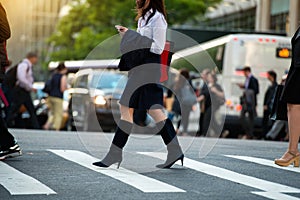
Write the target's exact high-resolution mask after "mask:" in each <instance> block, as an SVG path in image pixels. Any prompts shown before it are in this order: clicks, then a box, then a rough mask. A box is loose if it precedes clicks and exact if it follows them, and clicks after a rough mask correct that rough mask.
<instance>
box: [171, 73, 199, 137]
mask: <svg viewBox="0 0 300 200" xmlns="http://www.w3.org/2000/svg"><path fill="white" fill-rule="evenodd" d="M174 92H175V94H176V96H175V99H174V102H173V106H172V111H173V112H174V114H175V116H176V117H179V118H180V119H179V120H178V122H177V130H176V132H177V134H179V135H182V136H188V135H189V134H188V125H189V116H190V112H191V111H192V110H195V109H196V108H195V104H196V103H197V101H196V95H195V92H194V88H193V87H192V83H191V80H190V75H189V71H188V70H187V69H184V68H183V69H180V70H179V74H178V77H177V79H176V82H175V85H174ZM192 96H194V97H192ZM185 98H187V99H189V100H188V101H184V100H185ZM193 99H194V100H193ZM181 125H182V132H181V131H180V127H181Z"/></svg>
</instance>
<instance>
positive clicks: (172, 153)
mask: <svg viewBox="0 0 300 200" xmlns="http://www.w3.org/2000/svg"><path fill="white" fill-rule="evenodd" d="M157 127H158V128H161V127H162V128H161V130H160V135H161V137H162V138H163V141H164V143H165V144H166V145H167V149H168V155H167V160H166V162H165V163H163V164H160V165H156V167H158V168H170V167H172V166H173V165H174V163H175V162H176V161H178V160H181V165H183V158H184V155H183V152H182V150H181V147H180V145H179V142H178V139H177V136H176V132H175V129H174V126H173V123H172V121H171V120H170V119H166V120H165V121H164V122H159V123H158V124H157Z"/></svg>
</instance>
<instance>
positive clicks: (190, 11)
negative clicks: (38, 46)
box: [48, 0, 220, 60]
mask: <svg viewBox="0 0 300 200" xmlns="http://www.w3.org/2000/svg"><path fill="white" fill-rule="evenodd" d="M218 1H220V0H166V1H165V3H166V7H167V11H168V23H169V26H171V25H174V24H182V23H184V22H185V21H187V20H191V19H194V17H195V16H197V15H201V14H203V13H204V12H205V10H206V8H207V7H208V6H210V5H212V4H213V3H215V2H218ZM71 6H72V9H71V10H70V12H69V14H68V15H66V16H64V17H63V18H61V19H60V20H59V22H58V25H57V29H56V32H55V33H53V34H52V35H51V36H50V37H49V38H48V42H49V44H50V45H52V46H53V47H54V48H53V52H52V53H51V58H50V59H51V60H78V59H84V58H85V57H86V56H87V55H88V54H89V52H91V51H92V50H93V49H94V48H95V47H96V46H97V45H98V44H99V43H101V42H102V41H104V40H105V39H107V38H109V37H111V36H113V35H115V34H117V31H116V30H115V27H114V26H115V25H116V24H120V25H124V26H127V27H129V28H133V29H135V28H136V22H135V20H134V18H135V15H136V13H135V11H134V7H135V0H101V1H99V0H96V1H95V0H74V1H73V2H72V3H71ZM99 56H100V57H109V55H105V56H104V55H102V56H101V55H99Z"/></svg>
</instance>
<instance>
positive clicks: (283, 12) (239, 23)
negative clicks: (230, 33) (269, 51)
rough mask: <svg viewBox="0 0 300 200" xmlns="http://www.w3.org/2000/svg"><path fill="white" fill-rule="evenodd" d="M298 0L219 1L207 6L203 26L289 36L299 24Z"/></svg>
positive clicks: (299, 5)
mask: <svg viewBox="0 0 300 200" xmlns="http://www.w3.org/2000/svg"><path fill="white" fill-rule="evenodd" d="M299 9H300V1H299V0H223V1H221V3H219V4H217V5H215V6H212V7H209V8H208V9H207V12H206V15H205V16H206V20H205V21H203V22H201V24H202V25H203V26H206V27H211V28H215V29H219V30H236V31H238V30H241V31H257V32H271V33H272V32H273V33H280V34H286V35H289V36H291V35H293V33H294V32H295V31H296V30H297V27H298V26H299V20H300V18H299V17H300V15H299Z"/></svg>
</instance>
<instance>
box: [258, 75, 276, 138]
mask: <svg viewBox="0 0 300 200" xmlns="http://www.w3.org/2000/svg"><path fill="white" fill-rule="evenodd" d="M267 78H268V80H269V81H270V82H271V85H270V86H269V87H268V89H267V91H266V93H265V97H264V107H263V109H264V110H263V113H264V114H263V120H262V127H263V132H262V135H260V138H264V137H265V136H266V134H267V132H268V131H269V130H270V127H271V126H272V122H271V120H270V114H271V110H272V100H273V97H274V94H275V91H276V87H277V85H278V84H277V80H276V79H277V74H276V72H274V71H273V70H270V71H268V72H267Z"/></svg>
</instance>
